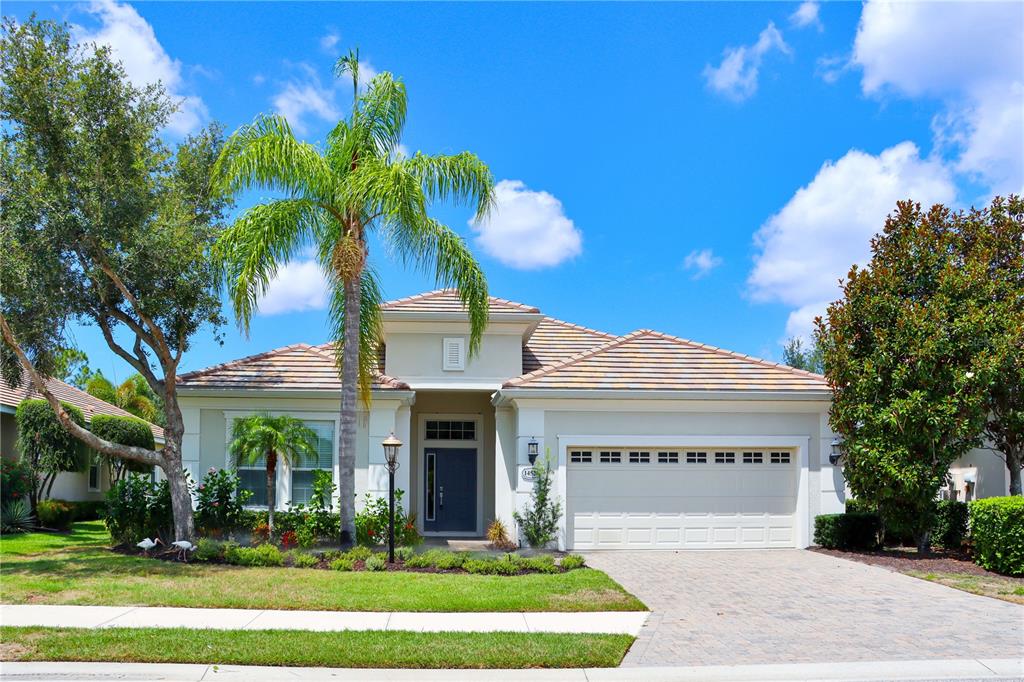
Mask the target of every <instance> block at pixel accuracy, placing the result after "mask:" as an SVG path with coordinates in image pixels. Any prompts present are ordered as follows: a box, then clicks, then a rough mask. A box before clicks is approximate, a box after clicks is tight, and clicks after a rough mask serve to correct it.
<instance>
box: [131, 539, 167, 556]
mask: <svg viewBox="0 0 1024 682" xmlns="http://www.w3.org/2000/svg"><path fill="white" fill-rule="evenodd" d="M162 544H164V543H163V542H161V541H160V538H156V539H154V540H150V539H149V538H144V539H143V540H142V542H136V543H135V546H136V547H138V548H139V549H141V550H142V553H143V554H145V555H146V556H149V550H151V549H153V548H154V547H156V546H157V545H162Z"/></svg>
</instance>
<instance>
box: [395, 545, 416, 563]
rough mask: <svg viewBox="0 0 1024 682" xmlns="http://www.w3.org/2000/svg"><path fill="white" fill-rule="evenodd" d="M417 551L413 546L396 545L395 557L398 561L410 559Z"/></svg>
mask: <svg viewBox="0 0 1024 682" xmlns="http://www.w3.org/2000/svg"><path fill="white" fill-rule="evenodd" d="M415 553H416V550H414V549H413V548H412V547H395V559H396V560H398V561H408V560H409V558H410V557H412V555H413V554H415Z"/></svg>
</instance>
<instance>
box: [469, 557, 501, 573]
mask: <svg viewBox="0 0 1024 682" xmlns="http://www.w3.org/2000/svg"><path fill="white" fill-rule="evenodd" d="M496 563H498V562H497V561H493V560H492V561H488V560H486V559H467V560H466V561H465V562H464V563H463V564H462V568H463V569H465V570H466V572H467V573H477V574H481V575H487V574H490V573H493V572H494V566H493V565H494V564H496Z"/></svg>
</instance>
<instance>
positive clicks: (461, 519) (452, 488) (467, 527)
mask: <svg viewBox="0 0 1024 682" xmlns="http://www.w3.org/2000/svg"><path fill="white" fill-rule="evenodd" d="M423 454H424V457H423V466H424V471H423V474H424V475H423V485H424V490H423V493H424V498H423V499H424V512H425V514H424V517H423V529H424V530H426V531H434V532H440V533H446V532H467V531H468V532H474V531H476V448H427V449H426V450H424V453H423Z"/></svg>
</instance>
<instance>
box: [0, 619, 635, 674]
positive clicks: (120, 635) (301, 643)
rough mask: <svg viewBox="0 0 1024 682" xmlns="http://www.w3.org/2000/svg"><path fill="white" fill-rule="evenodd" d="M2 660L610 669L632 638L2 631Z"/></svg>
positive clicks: (375, 632) (515, 634)
mask: <svg viewBox="0 0 1024 682" xmlns="http://www.w3.org/2000/svg"><path fill="white" fill-rule="evenodd" d="M0 641H2V643H0V660H5V661H118V662H132V663H206V664H222V665H228V664H232V665H270V666H324V667H338V668H583V667H602V668H606V667H615V666H617V665H619V662H620V661H621V660H622V657H623V656H624V655H625V653H626V651H627V650H628V649H629V647H630V645H631V644H632V643H633V637H631V636H629V635H602V634H562V633H530V634H524V633H521V632H402V631H387V632H385V631H381V630H373V631H349V632H306V631H294V630H258V631H257V630H189V629H184V628H109V629H84V628H44V627H0Z"/></svg>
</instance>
